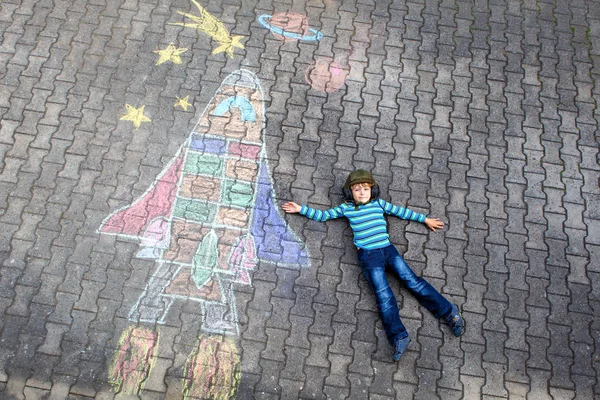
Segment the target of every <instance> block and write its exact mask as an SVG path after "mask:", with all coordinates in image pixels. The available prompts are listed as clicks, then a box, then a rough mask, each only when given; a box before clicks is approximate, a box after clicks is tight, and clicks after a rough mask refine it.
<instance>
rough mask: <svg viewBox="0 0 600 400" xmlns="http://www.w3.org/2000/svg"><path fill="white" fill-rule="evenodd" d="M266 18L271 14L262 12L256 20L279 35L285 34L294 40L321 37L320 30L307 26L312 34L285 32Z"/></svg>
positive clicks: (318, 38)
mask: <svg viewBox="0 0 600 400" xmlns="http://www.w3.org/2000/svg"><path fill="white" fill-rule="evenodd" d="M267 18H269V19H270V18H271V15H268V14H263V15H261V16H260V17H258V22H260V23H261V25H262V26H264V27H265V28H267V29H269V30H270V31H271V32H273V33H275V34H278V35H281V36H285V37H287V38H291V39H296V40H313V41H316V40H321V39H322V38H323V34H322V33H321V32H319V31H318V30H316V29H313V28H308V30H309V31H311V32H312V33H313V35H312V36H305V35H301V34H298V33H293V32H286V31H285V30H283V29H281V28H278V27H276V26H273V25H271V24H270V23H269V22H267Z"/></svg>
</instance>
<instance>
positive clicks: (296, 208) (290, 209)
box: [281, 201, 302, 214]
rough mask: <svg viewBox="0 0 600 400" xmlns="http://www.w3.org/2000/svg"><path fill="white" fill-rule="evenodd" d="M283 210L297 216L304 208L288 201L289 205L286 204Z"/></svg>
mask: <svg viewBox="0 0 600 400" xmlns="http://www.w3.org/2000/svg"><path fill="white" fill-rule="evenodd" d="M281 208H283V211H285V212H286V213H288V214H297V213H299V212H300V210H302V206H300V205H299V204H297V203H294V202H293V201H288V202H287V203H284V204H283V205H282V206H281Z"/></svg>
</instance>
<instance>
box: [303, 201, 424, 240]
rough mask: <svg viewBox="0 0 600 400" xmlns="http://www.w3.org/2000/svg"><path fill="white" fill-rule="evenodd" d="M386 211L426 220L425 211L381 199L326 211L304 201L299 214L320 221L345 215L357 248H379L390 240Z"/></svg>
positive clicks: (419, 220) (402, 217)
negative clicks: (410, 208) (420, 212)
mask: <svg viewBox="0 0 600 400" xmlns="http://www.w3.org/2000/svg"><path fill="white" fill-rule="evenodd" d="M384 213H385V214H389V215H395V216H396V217H399V218H401V219H406V220H410V221H418V222H425V215H423V214H419V213H416V212H414V211H411V210H409V209H408V208H404V207H398V206H396V205H393V204H391V203H388V202H387V201H385V200H381V199H376V200H372V201H370V202H369V203H367V204H363V205H360V206H358V209H356V208H355V206H354V204H352V203H348V204H347V203H344V204H340V205H339V206H337V207H334V208H330V209H329V210H326V211H321V210H316V209H314V208H310V207H307V206H305V205H303V206H302V210H301V211H300V214H302V215H304V216H306V217H308V218H310V219H313V220H315V221H319V222H325V221H327V220H329V219H335V218H341V217H346V218H347V219H348V221H350V227H351V228H352V232H353V233H354V244H355V245H356V247H357V248H359V249H366V250H371V249H380V248H383V247H386V246H389V245H390V244H391V243H390V237H389V234H388V231H387V223H386V221H385V218H384V217H383V214H384Z"/></svg>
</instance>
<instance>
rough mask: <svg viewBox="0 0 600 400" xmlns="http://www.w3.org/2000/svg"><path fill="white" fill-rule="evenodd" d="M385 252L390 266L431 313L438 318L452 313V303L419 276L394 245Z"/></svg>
mask: <svg viewBox="0 0 600 400" xmlns="http://www.w3.org/2000/svg"><path fill="white" fill-rule="evenodd" d="M384 252H385V256H386V261H387V263H388V265H390V266H391V267H392V268H393V269H394V271H396V273H397V274H398V277H399V278H400V280H401V281H402V282H404V284H405V285H406V287H407V288H408V290H410V292H411V293H412V294H413V295H414V296H415V298H416V299H417V300H418V301H419V303H421V304H422V305H423V306H424V307H425V308H427V309H428V310H429V311H431V313H432V314H433V315H434V316H435V317H436V318H441V317H446V316H448V315H449V314H450V313H451V312H452V303H450V302H449V301H448V300H447V299H446V298H445V297H444V296H442V295H441V293H440V292H438V291H437V290H436V288H434V287H433V286H431V284H430V283H429V282H427V281H426V280H425V279H423V278H421V277H420V276H417V275H416V274H415V273H414V272H413V270H412V269H410V267H409V266H408V265H407V264H406V261H404V258H402V256H401V255H400V253H398V250H396V248H395V247H394V246H393V245H392V246H388V247H386V248H385V249H384Z"/></svg>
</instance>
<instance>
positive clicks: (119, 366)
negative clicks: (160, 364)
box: [109, 326, 158, 394]
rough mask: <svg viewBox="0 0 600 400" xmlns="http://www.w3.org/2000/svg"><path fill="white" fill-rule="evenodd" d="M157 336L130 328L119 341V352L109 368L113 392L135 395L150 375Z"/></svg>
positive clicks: (151, 332) (144, 330) (145, 329)
mask: <svg viewBox="0 0 600 400" xmlns="http://www.w3.org/2000/svg"><path fill="white" fill-rule="evenodd" d="M157 346H158V335H157V334H156V333H155V332H153V331H151V330H150V329H147V328H138V327H135V326H131V327H129V328H128V329H126V330H125V331H124V332H123V334H122V335H121V339H120V340H119V350H118V351H117V353H115V356H114V358H113V362H112V364H111V366H110V367H109V382H110V383H111V385H112V386H113V387H114V389H115V391H117V392H121V393H123V394H137V393H139V391H140V390H141V389H142V387H143V385H144V382H145V381H146V379H147V378H148V375H149V374H150V369H151V368H152V365H153V361H154V351H155V349H156V348H157Z"/></svg>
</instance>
